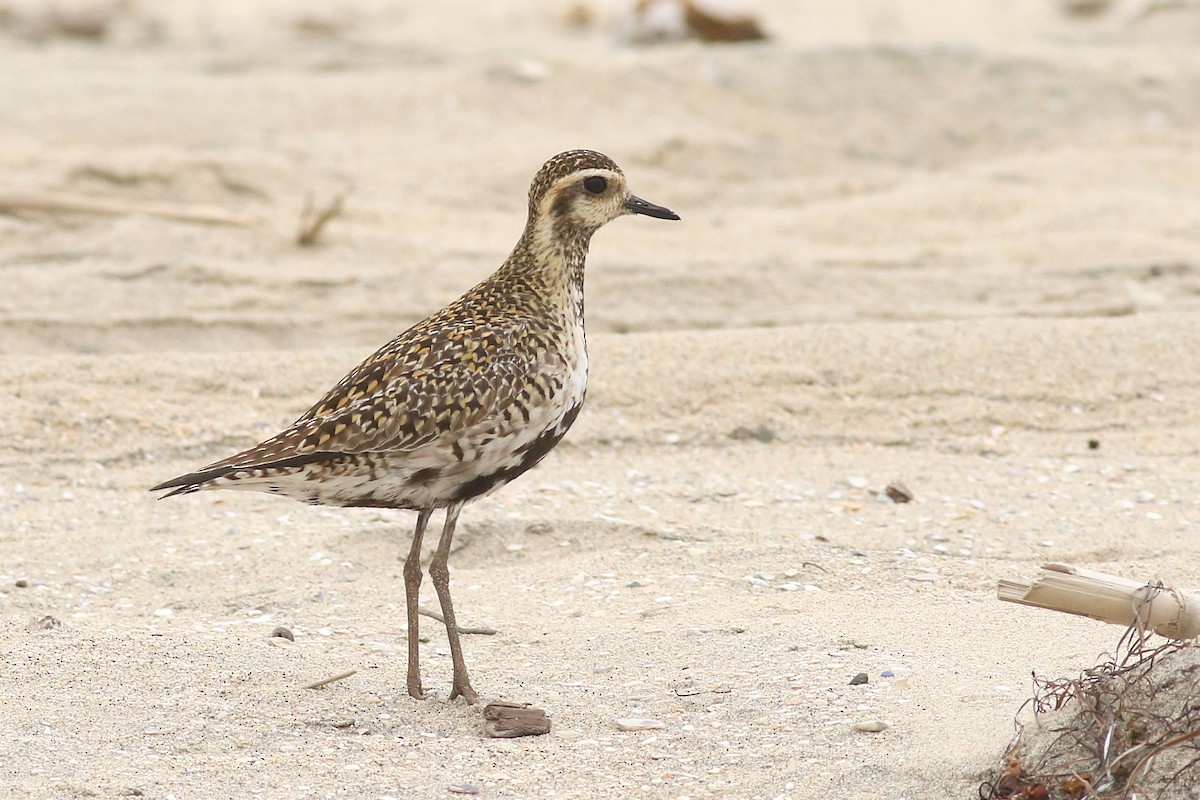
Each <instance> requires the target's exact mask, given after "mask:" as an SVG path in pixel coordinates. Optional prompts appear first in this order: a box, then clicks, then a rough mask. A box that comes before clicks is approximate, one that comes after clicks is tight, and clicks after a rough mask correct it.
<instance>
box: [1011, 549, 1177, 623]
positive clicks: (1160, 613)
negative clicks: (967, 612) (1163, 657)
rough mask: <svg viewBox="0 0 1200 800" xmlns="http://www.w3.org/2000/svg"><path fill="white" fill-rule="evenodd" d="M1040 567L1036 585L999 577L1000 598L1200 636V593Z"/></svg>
mask: <svg viewBox="0 0 1200 800" xmlns="http://www.w3.org/2000/svg"><path fill="white" fill-rule="evenodd" d="M1042 569H1043V570H1044V572H1043V573H1042V574H1041V575H1039V576H1038V577H1037V578H1036V579H1035V580H1034V581H1033V583H1022V582H1020V581H1008V580H1002V581H1000V583H999V586H998V587H997V593H998V594H999V596H1000V599H1001V600H1004V601H1005V602H1009V603H1021V604H1022V605H1028V606H1037V607H1038V608H1048V609H1050V610H1051V611H1063V612H1065V613H1067V614H1078V615H1079V616H1082V617H1091V618H1092V619H1098V620H1100V621H1102V622H1112V623H1115V624H1117V625H1125V626H1129V625H1133V624H1135V623H1136V624H1138V625H1142V626H1144V627H1147V628H1150V629H1152V630H1153V631H1154V632H1155V633H1157V634H1158V635H1159V636H1166V637H1168V638H1171V639H1195V638H1196V637H1197V636H1200V595H1196V594H1189V593H1186V592H1181V591H1179V590H1177V589H1172V588H1170V587H1167V586H1163V585H1162V584H1158V583H1144V582H1139V581H1132V580H1129V579H1128V578H1121V577H1118V576H1116V575H1108V574H1105V573H1103V572H1093V571H1092V570H1087V569H1080V568H1079V567H1072V566H1070V565H1069V564H1045V565H1043V566H1042Z"/></svg>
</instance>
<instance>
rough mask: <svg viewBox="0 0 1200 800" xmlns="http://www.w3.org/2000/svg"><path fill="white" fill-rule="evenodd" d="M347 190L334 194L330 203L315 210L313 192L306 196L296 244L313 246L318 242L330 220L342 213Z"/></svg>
mask: <svg viewBox="0 0 1200 800" xmlns="http://www.w3.org/2000/svg"><path fill="white" fill-rule="evenodd" d="M346 194H347V192H346V191H341V192H339V193H338V194H337V195H335V196H334V198H333V200H331V201H329V204H328V205H326V206H324V207H323V208H321V209H320V210H315V209H314V208H313V196H312V192H309V193H308V194H306V195H305V196H304V210H303V211H301V212H300V230H299V231H298V232H297V233H296V244H298V245H300V246H301V247H312V246H313V245H315V244H316V243H317V239H318V238H319V237H320V235H321V231H322V230H324V229H325V226H326V225H328V224H329V222H330V221H331V220H332V219H333V218H334V217H337V216H339V215H341V213H342V203H343V202H344V201H345V199H346Z"/></svg>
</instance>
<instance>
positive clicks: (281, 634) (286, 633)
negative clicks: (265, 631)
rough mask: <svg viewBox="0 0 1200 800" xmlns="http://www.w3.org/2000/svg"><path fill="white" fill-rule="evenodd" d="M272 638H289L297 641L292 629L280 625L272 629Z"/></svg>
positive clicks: (290, 640) (291, 640)
mask: <svg viewBox="0 0 1200 800" xmlns="http://www.w3.org/2000/svg"><path fill="white" fill-rule="evenodd" d="M271 638H272V639H287V640H288V641H289V642H294V641H296V637H295V636H294V635H293V634H292V632H291V631H290V630H288V629H287V628H285V627H283V626H282V625H280V626H279V627H277V628H276V629H275V630H273V631H271Z"/></svg>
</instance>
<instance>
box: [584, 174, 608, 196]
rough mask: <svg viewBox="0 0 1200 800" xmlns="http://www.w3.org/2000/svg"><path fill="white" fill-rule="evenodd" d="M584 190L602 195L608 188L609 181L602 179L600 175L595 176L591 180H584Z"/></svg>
mask: <svg viewBox="0 0 1200 800" xmlns="http://www.w3.org/2000/svg"><path fill="white" fill-rule="evenodd" d="M583 188H585V189H587V190H588V191H589V192H591V193H592V194H600V193H601V192H603V191H604V190H605V189H607V188H608V181H606V180H604V178H601V177H600V176H599V175H593V176H591V177H590V178H584V179H583Z"/></svg>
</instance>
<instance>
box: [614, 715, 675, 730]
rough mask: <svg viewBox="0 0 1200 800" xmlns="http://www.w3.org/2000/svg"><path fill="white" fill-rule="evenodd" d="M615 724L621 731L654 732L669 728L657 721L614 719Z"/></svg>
mask: <svg viewBox="0 0 1200 800" xmlns="http://www.w3.org/2000/svg"><path fill="white" fill-rule="evenodd" d="M613 722H615V723H616V725H617V730H619V731H653V730H658V729H659V728H665V727H667V726H666V725H665V724H664V723H662V722H660V721H659V720H656V719H635V718H631V717H630V718H625V719H614V720H613Z"/></svg>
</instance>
